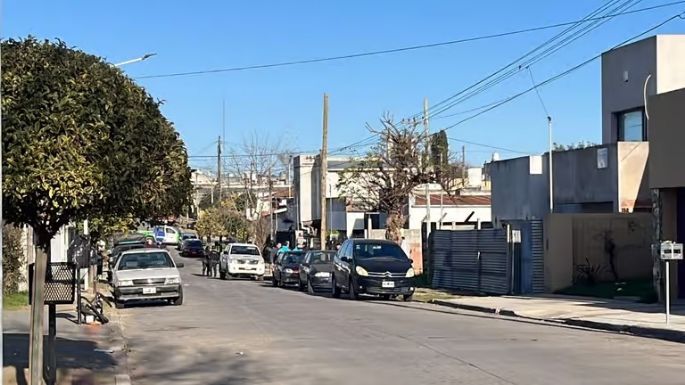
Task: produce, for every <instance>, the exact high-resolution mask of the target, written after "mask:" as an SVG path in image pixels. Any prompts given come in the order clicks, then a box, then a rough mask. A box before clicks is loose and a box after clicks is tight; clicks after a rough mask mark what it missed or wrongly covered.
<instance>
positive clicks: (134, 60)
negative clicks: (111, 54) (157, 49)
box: [112, 53, 157, 67]
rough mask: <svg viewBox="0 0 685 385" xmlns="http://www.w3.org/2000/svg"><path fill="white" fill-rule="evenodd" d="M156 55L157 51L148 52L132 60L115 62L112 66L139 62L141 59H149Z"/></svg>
mask: <svg viewBox="0 0 685 385" xmlns="http://www.w3.org/2000/svg"><path fill="white" fill-rule="evenodd" d="M155 55H157V54H156V53H146V54H145V55H143V56H141V57H138V58H135V59H131V60H126V61H122V62H121V63H115V64H112V66H113V67H121V66H123V65H126V64H132V63H137V62H139V61H143V60H147V59H149V58H151V57H153V56H155Z"/></svg>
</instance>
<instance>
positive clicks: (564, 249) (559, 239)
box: [544, 214, 573, 293]
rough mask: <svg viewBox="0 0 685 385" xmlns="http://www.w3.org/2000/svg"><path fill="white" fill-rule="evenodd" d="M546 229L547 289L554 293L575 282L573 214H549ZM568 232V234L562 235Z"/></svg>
mask: <svg viewBox="0 0 685 385" xmlns="http://www.w3.org/2000/svg"><path fill="white" fill-rule="evenodd" d="M544 229H545V291H546V292H549V293H553V292H555V291H557V290H560V289H563V288H565V287H569V286H571V285H572V284H573V237H571V236H570V234H572V232H573V221H572V216H571V215H570V214H569V215H562V214H554V215H547V217H546V218H545V222H544ZM561 234H566V236H561Z"/></svg>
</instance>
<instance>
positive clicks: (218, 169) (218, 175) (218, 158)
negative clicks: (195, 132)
mask: <svg viewBox="0 0 685 385" xmlns="http://www.w3.org/2000/svg"><path fill="white" fill-rule="evenodd" d="M216 184H217V185H218V186H219V203H221V136H219V141H218V142H216Z"/></svg>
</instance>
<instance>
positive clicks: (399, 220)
mask: <svg viewBox="0 0 685 385" xmlns="http://www.w3.org/2000/svg"><path fill="white" fill-rule="evenodd" d="M386 225H387V227H386V230H385V238H386V239H389V240H391V241H395V242H397V243H398V244H399V243H400V242H401V241H402V227H404V215H402V213H400V212H390V213H388V219H387V220H386Z"/></svg>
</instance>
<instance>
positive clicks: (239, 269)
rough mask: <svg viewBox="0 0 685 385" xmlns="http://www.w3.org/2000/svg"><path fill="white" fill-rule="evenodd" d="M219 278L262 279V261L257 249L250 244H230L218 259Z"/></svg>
mask: <svg viewBox="0 0 685 385" xmlns="http://www.w3.org/2000/svg"><path fill="white" fill-rule="evenodd" d="M219 277H220V278H221V279H226V278H232V277H251V278H254V279H256V280H258V281H261V280H262V279H264V259H263V258H262V255H261V253H260V252H259V248H258V247H257V246H255V245H253V244H250V243H231V244H229V245H228V246H226V248H225V249H224V252H223V253H222V254H221V259H219Z"/></svg>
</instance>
